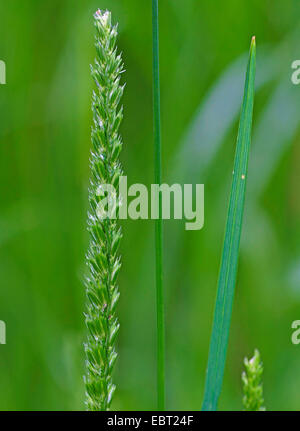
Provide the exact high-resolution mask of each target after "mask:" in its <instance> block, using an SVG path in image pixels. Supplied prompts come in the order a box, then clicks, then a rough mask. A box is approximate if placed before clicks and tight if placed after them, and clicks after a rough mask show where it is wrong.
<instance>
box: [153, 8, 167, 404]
mask: <svg viewBox="0 0 300 431" xmlns="http://www.w3.org/2000/svg"><path fill="white" fill-rule="evenodd" d="M152 31H153V124H154V157H155V183H156V184H161V182H162V181H161V179H162V178H161V133H160V129H161V127H160V83H159V36H158V0H152ZM162 238H163V228H162V201H161V194H160V196H159V218H158V219H157V220H156V221H155V256H156V308H157V403H158V404H157V406H158V410H164V409H165V321H164V289H163V265H162V248H163V247H162V243H163V239H162Z"/></svg>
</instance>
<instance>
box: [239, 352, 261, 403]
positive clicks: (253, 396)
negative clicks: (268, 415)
mask: <svg viewBox="0 0 300 431" xmlns="http://www.w3.org/2000/svg"><path fill="white" fill-rule="evenodd" d="M244 365H245V371H243V374H242V381H243V392H244V397H243V404H244V408H245V410H246V411H265V410H266V409H265V407H264V406H263V404H264V398H263V385H262V373H263V370H264V369H263V364H262V362H261V359H260V353H259V351H258V350H257V349H255V351H254V356H253V357H252V358H251V359H247V358H245V360H244Z"/></svg>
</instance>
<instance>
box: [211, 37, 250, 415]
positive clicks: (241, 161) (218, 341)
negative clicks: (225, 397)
mask: <svg viewBox="0 0 300 431" xmlns="http://www.w3.org/2000/svg"><path fill="white" fill-rule="evenodd" d="M254 81H255V38H254V37H253V38H252V42H251V47H250V55H249V62H248V67H247V73H246V81H245V89H244V98H243V105H242V111H241V116H240V125H239V131H238V138H237V146H236V154H235V161H234V171H233V180H232V186H231V193H230V200H229V208H228V213H227V222H226V231H225V239H224V245H223V253H222V259H221V267H220V273H219V282H218V291H217V299H216V305H215V314H214V322H213V330H212V335H211V341H210V349H209V358H208V365H207V374H206V382H205V393H204V401H203V406H202V409H203V410H216V409H217V405H218V399H219V396H220V393H221V389H222V384H223V375H224V368H225V361H226V353H227V346H228V338H229V329H230V320H231V313H232V303H233V297H234V290H235V282H236V274H237V267H238V257H239V246H240V237H241V230H242V222H243V212H244V202H245V192H246V180H247V170H248V157H249V150H250V141H251V128H252V112H253V102H254Z"/></svg>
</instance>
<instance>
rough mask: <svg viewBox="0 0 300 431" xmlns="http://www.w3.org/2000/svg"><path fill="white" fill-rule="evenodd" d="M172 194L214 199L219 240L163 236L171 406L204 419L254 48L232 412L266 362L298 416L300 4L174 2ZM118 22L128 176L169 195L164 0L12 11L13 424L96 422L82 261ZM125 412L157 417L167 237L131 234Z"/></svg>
mask: <svg viewBox="0 0 300 431" xmlns="http://www.w3.org/2000/svg"><path fill="white" fill-rule="evenodd" d="M159 4H160V40H161V41H160V55H161V87H162V140H163V169H164V180H165V181H166V182H168V183H170V184H172V183H174V182H185V183H189V182H193V183H196V182H197V183H204V184H205V193H206V196H205V227H204V229H203V230H201V231H198V232H193V231H188V232H187V231H185V230H184V222H179V221H169V222H165V286H166V320H167V359H166V360H167V407H168V409H190V410H193V409H195V410H197V409H200V407H201V402H202V397H203V388H204V377H205V368H206V362H207V356H208V345H209V336H210V331H211V325H212V316H213V308H214V301H215V294H216V285H217V277H218V268H219V261H220V254H221V247H222V240H223V232H224V226H225V217H226V210H227V201H228V194H229V189H230V179H231V171H232V166H233V156H234V147H235V139H236V134H237V121H238V114H239V109H240V104H241V98H242V90H243V80H244V72H245V66H246V59H247V52H248V48H249V45H250V39H251V36H252V35H253V34H255V35H256V37H257V53H258V54H257V55H258V58H257V94H256V102H255V112H254V130H253V147H252V154H251V160H250V172H249V183H248V194H247V200H246V209H245V223H244V231H243V237H242V244H241V256H240V266H239V275H238V283H237V289H236V297H235V302H234V310H233V318H232V327H231V335H230V345H229V351H228V358H227V365H226V371H225V379H224V387H223V393H222V397H221V400H220V409H226V410H239V409H242V390H241V380H240V375H241V371H242V367H243V365H242V361H243V358H244V356H245V355H251V354H252V353H253V350H254V348H255V347H257V348H258V349H259V350H260V352H261V355H262V359H263V361H264V366H265V372H264V392H265V404H266V407H267V408H268V409H270V410H275V409H278V410H291V409H296V410H297V409H299V408H300V395H299V385H300V368H299V363H300V362H299V361H300V346H296V345H293V344H292V343H291V333H292V330H291V323H292V321H294V320H296V319H299V318H300V197H299V181H300V174H299V166H300V146H299V143H300V142H299V141H300V134H299V112H300V87H297V86H295V85H292V83H291V79H290V78H291V73H292V70H291V63H292V61H293V60H295V59H299V57H300V53H299V40H300V32H299V2H297V1H296V0H294V1H289V0H278V1H276V2H274V1H271V0H267V1H261V0H254V1H252V2H242V1H240V0H228V1H226V2H221V1H215V2H208V1H200V0H185V1H184V2H183V1H179V0H160V1H159ZM98 7H99V8H108V9H110V10H111V11H112V13H113V18H114V20H115V21H118V22H119V30H120V37H119V49H120V50H122V52H123V57H124V62H125V65H126V74H125V75H124V80H125V81H126V83H127V86H126V91H125V96H124V100H123V103H124V108H125V118H124V122H123V125H122V135H123V139H124V149H123V152H122V163H123V167H124V171H125V174H127V176H128V182H129V184H132V183H136V182H138V183H144V184H146V185H149V184H150V183H151V182H153V144H152V90H151V84H152V77H151V61H152V51H151V1H150V0H142V1H141V0H106V1H104V0H97V1H94V0H89V1H83V0H80V1H79V0H77V1H75V0H51V1H50V0H47V1H46V0H44V1H38V0H14V1H10V2H1V4H0V59H1V60H4V61H5V62H6V66H7V84H6V85H1V86H0V93H1V95H0V116H1V126H0V138H1V145H0V179H1V204H0V274H1V277H0V278H1V289H0V320H4V321H5V322H6V325H7V344H6V345H0V370H1V377H0V381H1V384H0V409H1V410H6V409H9V410H11V409H18V410H75V409H84V404H83V403H84V386H83V380H82V375H83V371H84V355H83V347H82V343H83V341H84V337H85V327H84V318H83V311H84V302H85V298H84V287H83V283H82V280H83V278H84V274H85V271H86V269H85V263H84V255H85V252H86V250H87V246H88V235H87V233H86V227H85V222H86V212H87V187H88V177H89V169H88V159H89V149H90V126H91V110H90V99H91V91H92V87H93V84H92V80H91V78H90V69H89V64H90V63H91V62H92V61H93V58H94V56H95V51H94V46H93V32H94V28H93V18H92V14H93V12H94V11H95V10H96V9H97V8H98ZM122 224H123V232H124V239H123V242H122V260H123V268H122V272H121V276H120V280H119V285H120V291H121V299H120V303H119V318H120V322H121V331H120V336H119V341H118V351H119V360H118V364H117V367H116V372H115V381H116V383H117V391H116V395H115V399H114V403H113V406H112V408H113V409H123V410H127V409H128V410H150V409H155V408H156V388H155V380H156V377H155V357H156V356H155V355H156V352H155V326H156V325H155V286H154V226H153V222H152V221H148V222H147V221H130V220H129V221H126V222H123V223H122Z"/></svg>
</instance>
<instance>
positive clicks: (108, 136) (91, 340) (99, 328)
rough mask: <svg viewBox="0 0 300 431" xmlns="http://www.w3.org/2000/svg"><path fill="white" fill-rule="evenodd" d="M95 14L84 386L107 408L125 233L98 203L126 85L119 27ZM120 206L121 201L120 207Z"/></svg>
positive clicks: (110, 166) (114, 163)
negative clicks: (120, 250)
mask: <svg viewBox="0 0 300 431" xmlns="http://www.w3.org/2000/svg"><path fill="white" fill-rule="evenodd" d="M94 18H95V27H96V43H95V46H96V51H97V58H96V60H95V64H94V66H93V67H91V71H92V76H93V78H94V81H95V84H96V91H95V92H93V97H92V110H93V122H94V124H93V127H92V147H93V149H92V152H91V160H90V168H91V182H90V188H89V201H90V211H89V214H88V230H89V232H90V237H91V239H90V246H89V251H88V253H87V256H86V259H87V264H88V267H89V277H88V278H87V280H86V293H87V301H88V304H87V312H86V325H87V328H88V338H87V343H86V345H85V352H86V367H87V372H86V376H85V386H86V397H87V399H86V405H87V409H88V410H108V409H109V407H110V404H111V400H112V396H113V393H114V390H115V385H114V384H113V382H112V371H113V368H114V364H115V361H116V358H117V353H116V351H115V340H116V336H117V333H118V330H119V323H118V320H117V317H116V315H115V309H116V304H117V302H118V298H119V291H118V287H117V276H118V273H119V270H120V266H121V265H120V258H119V256H118V246H119V243H120V239H121V236H122V235H121V230H120V227H119V226H118V224H117V221H116V219H112V218H109V217H108V216H105V217H103V216H101V214H99V204H100V203H101V201H102V199H104V196H102V194H101V193H100V190H101V186H102V185H103V184H106V185H113V186H114V187H115V189H117V185H118V183H119V177H120V176H121V175H122V168H121V166H120V163H119V160H118V157H119V154H120V150H121V148H122V142H121V138H120V136H119V134H118V129H119V126H120V123H121V120H122V117H123V115H122V108H119V107H118V106H119V103H120V99H121V97H122V94H123V88H124V87H123V86H121V85H120V76H121V73H122V72H123V63H122V59H121V56H120V55H118V54H117V49H116V39H117V26H112V23H111V14H110V12H108V11H106V12H102V11H100V10H98V11H97V12H96V13H95V15H94ZM118 207H119V202H118V201H117V202H116V209H117V211H118Z"/></svg>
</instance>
